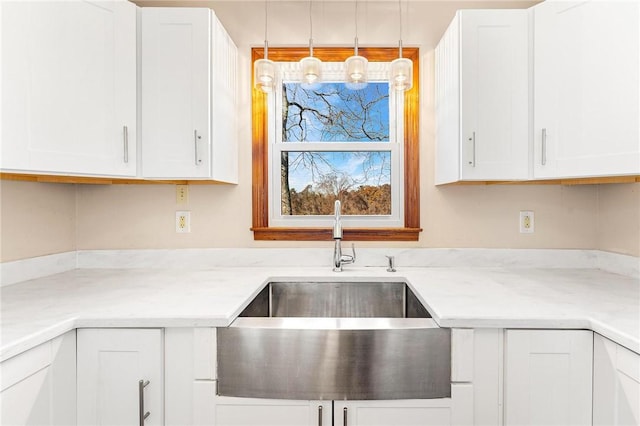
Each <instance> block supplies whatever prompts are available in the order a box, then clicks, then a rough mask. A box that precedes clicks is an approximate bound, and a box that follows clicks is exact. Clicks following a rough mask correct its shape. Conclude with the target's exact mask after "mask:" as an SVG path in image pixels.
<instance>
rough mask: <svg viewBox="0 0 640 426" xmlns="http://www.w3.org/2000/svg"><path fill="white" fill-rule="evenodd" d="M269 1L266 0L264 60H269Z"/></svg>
mask: <svg viewBox="0 0 640 426" xmlns="http://www.w3.org/2000/svg"><path fill="white" fill-rule="evenodd" d="M267 4H268V2H267V0H264V58H265V59H268V58H269V44H268V42H267V25H268V19H267V17H268V14H269V10H268V8H267Z"/></svg>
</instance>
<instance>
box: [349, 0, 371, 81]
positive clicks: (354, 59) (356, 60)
mask: <svg viewBox="0 0 640 426" xmlns="http://www.w3.org/2000/svg"><path fill="white" fill-rule="evenodd" d="M368 64H369V61H368V60H367V58H365V57H364V56H359V55H358V0H356V39H355V49H354V55H353V56H350V57H348V58H347V60H346V61H345V62H344V65H345V68H346V75H345V85H346V86H347V88H349V89H352V90H360V89H364V88H365V87H367V65H368Z"/></svg>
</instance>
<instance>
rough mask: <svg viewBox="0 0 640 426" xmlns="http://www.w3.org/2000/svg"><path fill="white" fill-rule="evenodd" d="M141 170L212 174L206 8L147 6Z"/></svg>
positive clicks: (157, 173) (144, 15) (156, 173)
mask: <svg viewBox="0 0 640 426" xmlns="http://www.w3.org/2000/svg"><path fill="white" fill-rule="evenodd" d="M140 13H141V15H142V29H141V34H142V47H141V48H142V61H141V62H142V64H141V66H142V74H141V75H142V77H141V78H142V141H143V142H142V143H143V146H142V171H143V176H144V177H149V178H178V177H180V178H185V177H190V178H207V177H209V176H210V175H211V161H210V149H211V107H210V105H211V53H212V48H211V21H212V12H211V10H209V9H203V8H153V7H150V8H142V9H141V11H140Z"/></svg>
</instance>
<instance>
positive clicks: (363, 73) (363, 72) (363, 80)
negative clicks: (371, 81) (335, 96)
mask: <svg viewBox="0 0 640 426" xmlns="http://www.w3.org/2000/svg"><path fill="white" fill-rule="evenodd" d="M368 65H369V61H368V60H367V58H365V57H364V56H359V55H358V49H357V48H356V54H355V55H354V56H350V57H348V58H347V60H346V61H345V68H346V70H347V71H346V75H345V83H346V86H347V87H348V88H349V89H352V90H360V89H364V88H365V87H367V66H368Z"/></svg>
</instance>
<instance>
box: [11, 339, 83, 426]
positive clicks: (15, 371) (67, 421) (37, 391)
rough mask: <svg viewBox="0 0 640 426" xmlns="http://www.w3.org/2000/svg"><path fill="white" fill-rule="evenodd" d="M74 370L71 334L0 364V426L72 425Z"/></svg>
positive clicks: (73, 350) (74, 349)
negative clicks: (0, 425)
mask: <svg viewBox="0 0 640 426" xmlns="http://www.w3.org/2000/svg"><path fill="white" fill-rule="evenodd" d="M75 371H76V333H75V331H70V332H68V333H66V334H64V335H62V336H60V337H57V338H55V339H53V340H51V341H49V342H46V343H43V344H42V345H39V346H37V347H35V348H33V349H31V350H29V351H27V352H24V353H22V354H20V355H17V356H15V357H13V358H9V359H8V360H6V361H4V362H3V363H2V364H0V380H1V391H0V413H1V414H0V424H2V425H6V426H20V425H51V426H68V425H73V424H75V423H76V392H75V380H74V379H75Z"/></svg>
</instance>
